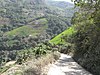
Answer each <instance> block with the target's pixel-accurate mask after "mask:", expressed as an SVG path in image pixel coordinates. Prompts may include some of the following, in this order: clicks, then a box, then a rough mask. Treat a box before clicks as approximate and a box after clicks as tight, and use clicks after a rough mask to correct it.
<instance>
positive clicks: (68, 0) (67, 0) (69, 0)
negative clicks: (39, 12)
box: [54, 0, 72, 3]
mask: <svg viewBox="0 0 100 75" xmlns="http://www.w3.org/2000/svg"><path fill="white" fill-rule="evenodd" d="M54 1H66V2H70V3H72V2H71V0H54Z"/></svg>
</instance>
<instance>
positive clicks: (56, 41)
mask: <svg viewBox="0 0 100 75" xmlns="http://www.w3.org/2000/svg"><path fill="white" fill-rule="evenodd" d="M74 33H76V30H75V29H74V26H72V27H70V28H68V29H66V30H65V31H63V32H62V33H61V34H59V35H57V36H56V37H54V38H53V39H51V40H50V43H54V44H64V43H66V40H65V39H64V37H65V36H67V37H68V36H71V35H73V34H74Z"/></svg>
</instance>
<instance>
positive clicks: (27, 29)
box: [5, 25, 46, 38]
mask: <svg viewBox="0 0 100 75" xmlns="http://www.w3.org/2000/svg"><path fill="white" fill-rule="evenodd" d="M45 28H46V26H42V27H38V28H33V27H32V26H28V25H27V26H22V27H19V28H16V29H14V30H12V31H9V32H6V33H5V35H7V36H9V37H10V38H12V37H13V36H16V35H19V36H29V35H32V36H36V35H38V34H40V33H41V32H43V30H44V29H45Z"/></svg>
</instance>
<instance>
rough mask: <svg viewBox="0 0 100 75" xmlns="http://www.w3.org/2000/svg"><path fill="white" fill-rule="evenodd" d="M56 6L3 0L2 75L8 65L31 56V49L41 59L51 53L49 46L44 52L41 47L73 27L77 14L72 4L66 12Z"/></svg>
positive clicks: (0, 31) (38, 1)
mask: <svg viewBox="0 0 100 75" xmlns="http://www.w3.org/2000/svg"><path fill="white" fill-rule="evenodd" d="M63 3H64V2H63ZM65 3H66V2H65ZM55 4H57V5H52V2H51V3H50V2H48V1H46V0H0V55H1V56H0V67H1V69H0V72H1V71H2V66H3V65H4V64H5V63H6V62H8V61H12V60H20V59H19V58H23V57H24V56H25V54H27V53H29V55H30V54H31V52H30V51H28V50H30V49H31V48H32V49H31V51H33V55H34V56H35V55H36V54H34V53H35V52H36V53H37V54H40V55H41V54H42V53H43V54H45V53H46V51H45V50H46V49H49V50H51V51H52V49H51V47H49V46H47V47H45V48H42V52H41V50H40V47H41V46H42V45H43V46H45V45H44V44H47V41H48V40H49V39H51V38H53V37H54V36H56V35H58V34H59V33H61V32H62V31H64V30H65V29H66V28H68V27H69V26H71V18H72V15H73V13H74V10H72V9H71V8H70V6H71V7H72V4H70V3H69V6H68V7H67V8H69V9H67V8H66V10H65V8H62V7H60V5H59V4H58V3H56V2H55ZM63 7H66V5H65V6H63ZM72 8H73V7H72ZM67 10H68V11H67ZM69 11H70V15H71V17H69V15H68V13H69ZM45 42H46V43H45ZM41 43H42V45H41ZM33 49H34V50H33ZM38 50H39V51H40V53H38V52H39V51H38ZM20 53H22V54H21V55H20ZM25 57H26V56H25ZM27 57H28V56H27ZM20 62H21V61H20Z"/></svg>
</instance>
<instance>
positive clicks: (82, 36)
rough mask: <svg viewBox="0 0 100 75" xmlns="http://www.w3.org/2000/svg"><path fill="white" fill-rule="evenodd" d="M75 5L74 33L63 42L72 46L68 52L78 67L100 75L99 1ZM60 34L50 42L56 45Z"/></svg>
mask: <svg viewBox="0 0 100 75" xmlns="http://www.w3.org/2000/svg"><path fill="white" fill-rule="evenodd" d="M75 4H76V6H79V11H78V12H76V13H75V14H74V16H73V19H72V24H73V25H74V29H75V31H76V32H75V33H73V34H72V35H70V36H69V37H68V34H66V35H65V36H64V37H63V41H66V42H67V43H70V44H71V45H72V46H71V47H70V50H71V52H73V58H74V59H75V60H76V61H77V62H78V63H79V64H80V65H82V66H83V67H84V68H85V69H87V70H88V71H90V72H91V73H93V74H94V75H100V72H99V70H100V59H99V58H100V21H99V19H100V5H99V4H100V0H95V1H94V0H91V1H90V0H88V1H87V2H85V1H81V0H79V1H77V0H75ZM68 31H70V30H69V29H68ZM65 32H66V31H65ZM70 32H71V31H70ZM61 34H63V33H61ZM61 34H60V35H58V36H57V37H55V38H54V39H52V40H51V42H53V43H57V42H56V39H61V37H59V36H61ZM63 41H60V43H62V42H63ZM67 50H68V49H67ZM65 52H68V51H65Z"/></svg>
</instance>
